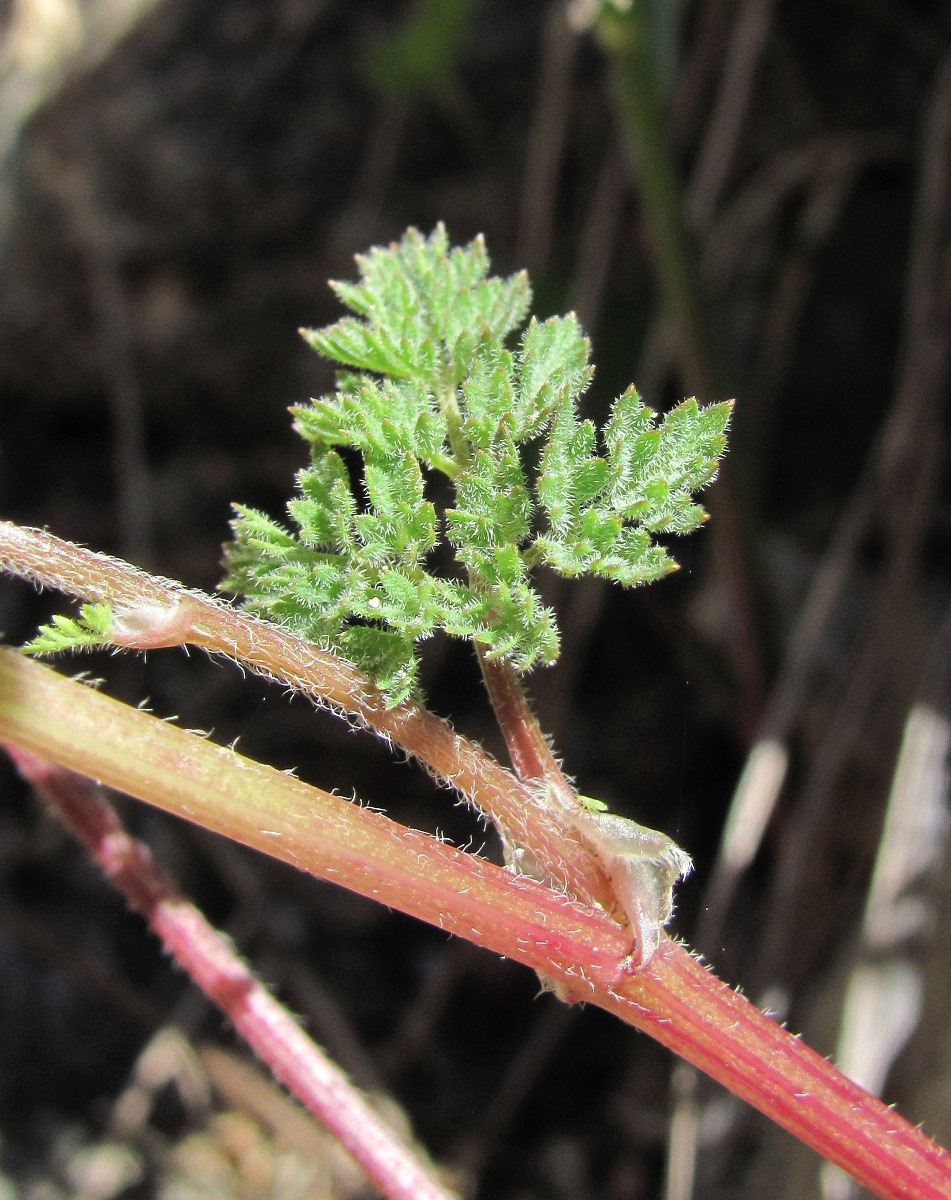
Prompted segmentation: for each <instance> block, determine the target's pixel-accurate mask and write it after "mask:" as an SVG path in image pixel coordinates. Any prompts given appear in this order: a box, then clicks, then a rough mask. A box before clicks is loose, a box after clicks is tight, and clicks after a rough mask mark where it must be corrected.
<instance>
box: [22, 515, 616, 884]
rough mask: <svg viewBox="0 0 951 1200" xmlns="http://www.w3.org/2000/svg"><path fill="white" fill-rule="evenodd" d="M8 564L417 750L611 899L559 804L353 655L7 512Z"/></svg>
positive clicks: (560, 866) (127, 636) (536, 848)
mask: <svg viewBox="0 0 951 1200" xmlns="http://www.w3.org/2000/svg"><path fill="white" fill-rule="evenodd" d="M0 567H4V568H6V569H7V570H8V571H10V572H12V573H14V574H16V575H19V576H21V577H24V578H27V579H30V580H32V581H33V582H34V583H38V584H40V585H42V586H43V587H55V588H59V589H60V590H62V591H65V592H66V593H67V594H69V595H72V596H75V597H78V598H81V599H83V600H97V601H107V602H108V603H109V604H110V605H111V606H112V609H113V612H114V613H115V614H116V618H117V619H116V625H117V629H118V631H119V632H118V636H117V637H116V639H115V640H116V644H118V645H122V646H124V647H127V648H129V649H140V650H148V649H155V648H158V647H160V646H178V645H184V644H186V643H187V644H190V645H195V646H200V647H201V648H202V649H204V650H206V651H208V652H209V653H211V654H223V655H226V656H227V657H228V658H232V659H235V660H236V661H238V662H239V663H240V664H241V665H242V667H246V668H248V669H249V670H251V671H254V672H255V673H257V674H259V675H263V676H264V677H265V678H267V679H276V680H279V681H280V682H281V683H282V684H284V685H285V686H289V687H292V688H294V689H295V690H296V691H300V692H303V693H304V694H305V695H306V696H309V697H310V698H311V699H312V700H314V701H315V702H316V703H318V704H325V705H329V706H330V707H331V708H333V709H334V710H335V711H337V712H339V713H341V714H343V715H345V716H346V717H347V718H348V719H350V720H354V721H356V722H358V723H359V724H361V725H364V726H366V728H368V729H371V730H373V732H374V733H376V734H378V735H379V736H380V737H382V738H384V739H385V740H386V741H388V742H391V743H393V744H395V745H397V746H399V747H401V748H402V749H403V750H405V751H406V753H408V754H410V755H412V756H413V757H415V758H418V759H419V760H420V761H421V762H423V763H425V764H426V766H427V768H428V769H429V770H430V771H432V772H433V773H434V774H435V775H437V776H438V777H439V778H441V779H442V780H444V781H445V782H446V783H447V784H448V785H449V786H450V787H452V788H454V789H455V790H456V791H458V792H460V793H461V794H462V795H463V796H465V797H466V798H467V799H468V800H470V801H471V802H472V803H473V804H475V805H476V806H477V807H478V808H479V809H480V810H481V811H482V812H484V813H486V814H488V815H489V816H491V817H492V818H493V819H494V820H496V821H497V822H498V824H499V825H500V826H501V828H503V829H504V830H505V831H506V833H507V834H508V835H509V836H510V837H511V838H513V840H514V841H515V842H516V843H517V844H518V845H520V846H530V847H531V848H532V851H533V853H534V855H535V857H536V860H537V861H538V862H539V864H541V865H542V866H544V868H545V870H546V872H547V873H548V876H549V877H550V878H551V879H552V880H554V881H556V882H557V886H559V887H562V888H564V889H566V890H567V889H570V891H571V894H572V895H574V896H577V897H578V898H579V899H582V900H585V901H587V902H590V903H593V904H601V905H603V906H604V907H606V908H610V907H612V906H613V903H614V897H613V892H612V889H611V885H610V882H609V880H608V878H607V875H606V874H605V871H604V868H603V866H602V864H601V862H600V860H599V859H598V857H597V855H596V854H595V853H594V852H593V850H592V849H591V847H590V846H589V845H588V844H587V843H586V842H585V841H584V840H583V839H582V838H580V837H579V835H578V831H577V829H576V828H575V827H574V826H573V825H571V824H570V823H569V822H568V821H567V820H565V818H564V817H563V816H562V814H561V813H560V812H559V811H558V810H557V808H553V807H552V806H551V805H545V804H544V803H543V802H542V801H541V800H540V798H539V795H538V792H537V790H536V789H533V788H531V787H527V786H525V785H524V784H523V783H520V782H519V781H518V780H517V779H515V778H513V776H512V774H511V772H509V771H506V770H505V768H504V767H502V766H501V764H500V763H498V762H497V761H496V760H495V759H494V758H493V757H492V756H491V755H490V754H488V753H487V752H486V751H485V750H483V748H482V747H481V746H479V745H477V744H476V743H474V742H472V741H470V740H469V739H468V738H465V737H463V736H462V735H461V734H458V733H456V732H455V730H453V728H452V727H451V726H450V725H449V723H448V722H447V721H444V720H442V719H441V718H439V717H437V716H436V715H435V714H434V713H432V712H430V711H429V710H428V709H426V708H423V707H421V706H420V705H418V704H413V703H405V704H398V705H396V706H395V707H393V708H387V707H386V705H385V703H384V701H383V698H382V696H381V695H380V693H379V691H378V690H377V689H376V688H375V687H374V685H373V683H372V681H371V680H370V679H369V678H368V677H367V676H366V675H365V674H363V672H361V671H359V670H357V668H356V667H354V666H352V665H351V664H350V663H348V662H347V661H346V660H345V659H342V658H339V657H338V656H337V655H335V654H332V653H330V652H329V651H326V650H321V649H319V648H318V647H317V646H315V645H313V644H312V643H310V642H305V641H302V640H301V639H300V638H298V637H295V636H293V635H292V634H290V633H288V632H287V631H286V630H283V629H279V628H278V627H277V626H275V625H271V624H270V623H269V622H267V621H260V620H258V619H257V618H255V617H252V616H250V615H248V614H247V613H244V612H241V611H239V610H237V609H234V608H232V607H231V606H230V605H228V604H225V603H223V602H221V601H218V600H215V599H212V597H210V596H206V595H204V594H203V593H201V592H197V591H187V590H186V589H185V588H183V587H182V586H181V585H180V584H174V583H171V582H169V581H168V580H164V579H158V578H156V577H154V576H151V575H147V574H146V573H145V572H143V571H140V570H138V569H137V568H136V567H133V566H130V564H128V563H124V562H122V561H120V560H119V559H114V558H110V557H108V556H107V555H105V554H97V553H95V552H94V551H92V550H87V549H85V548H84V547H82V546H74V545H73V544H72V543H70V542H67V541H64V540H63V539H62V538H58V537H55V536H54V535H53V534H51V533H46V532H45V531H42V530H37V529H24V528H21V527H20V526H18V525H13V524H11V523H9V522H3V521H0ZM556 769H557V767H556ZM565 786H567V785H565Z"/></svg>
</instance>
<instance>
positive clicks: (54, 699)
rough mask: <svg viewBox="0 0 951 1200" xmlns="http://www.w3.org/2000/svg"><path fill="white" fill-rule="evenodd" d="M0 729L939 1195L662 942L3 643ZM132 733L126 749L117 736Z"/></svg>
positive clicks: (891, 1126) (869, 1120) (821, 1143)
mask: <svg viewBox="0 0 951 1200" xmlns="http://www.w3.org/2000/svg"><path fill="white" fill-rule="evenodd" d="M0 740H2V741H4V742H9V743H12V744H14V745H16V746H19V747H21V748H23V749H26V750H28V751H30V752H31V753H34V754H37V755H41V756H43V757H44V758H48V759H51V760H53V761H55V762H59V763H61V764H62V765H64V766H67V767H70V768H71V769H76V770H79V771H80V772H82V773H83V774H87V775H91V776H95V777H98V778H100V779H101V780H102V781H103V782H105V783H107V784H109V785H110V786H114V787H117V788H119V789H121V790H123V791H126V792H129V793H130V794H132V795H135V796H138V797H140V798H141V799H144V800H146V801H148V802H149V803H151V804H154V805H157V806H158V807H161V808H163V809H165V810H166V811H169V812H172V813H176V814H178V815H180V816H183V817H185V818H186V819H188V820H190V821H193V822H197V823H199V824H201V825H203V826H205V827H207V828H210V829H213V830H217V831H218V832H222V833H225V834H227V835H228V836H231V837H234V838H236V839H237V840H239V841H242V842H244V843H245V844H247V845H251V846H255V847H256V848H258V849H260V850H262V851H263V852H265V853H268V854H271V855H272V856H274V857H277V858H281V859H283V860H284V861H285V862H289V863H292V864H293V865H295V866H297V867H299V868H301V869H303V870H307V871H309V872H311V873H312V874H315V875H318V876H319V877H321V878H324V879H330V880H333V881H336V882H340V883H343V884H344V885H345V886H347V887H349V888H351V889H352V890H355V891H359V892H360V893H362V894H363V895H367V896H372V897H374V898H376V899H378V900H379V901H381V902H382V903H384V904H388V905H391V906H392V907H394V908H398V909H400V910H401V911H404V912H407V913H411V914H413V915H415V916H418V917H420V918H421V919H423V920H426V921H429V922H431V923H433V924H436V925H438V926H439V927H440V928H442V929H446V930H449V931H451V932H454V933H456V934H458V935H459V936H462V937H466V938H468V939H469V940H471V941H474V942H477V943H478V944H480V945H482V946H485V947H486V948H488V949H491V950H494V951H496V952H497V953H500V954H504V955H505V956H506V957H508V958H512V959H515V960H516V961H518V962H522V963H524V964H525V965H527V966H530V967H532V968H533V969H535V970H541V971H542V972H543V973H545V974H548V975H549V976H551V977H552V978H554V979H556V980H558V981H559V983H560V984H561V985H562V987H563V988H564V990H565V992H566V993H567V994H569V995H571V996H573V997H574V998H576V999H584V1000H586V1001H588V1002H590V1003H594V1004H598V1005H599V1006H601V1007H603V1008H605V1009H606V1010H608V1011H611V1012H614V1013H615V1014H616V1015H618V1016H619V1017H621V1018H622V1020H624V1021H627V1022H628V1023H630V1024H631V1025H634V1026H636V1027H637V1028H639V1029H642V1030H644V1031H645V1032H647V1033H649V1034H651V1036H653V1037H655V1038H656V1039H657V1040H658V1041H660V1042H661V1043H662V1044H663V1045H665V1046H668V1047H669V1048H670V1049H672V1050H674V1051H675V1052H676V1053H678V1054H680V1055H682V1056H683V1057H684V1058H686V1059H687V1060H688V1061H690V1062H692V1063H694V1064H695V1065H696V1066H698V1067H700V1068H701V1069H702V1070H704V1071H706V1072H707V1073H708V1074H710V1075H711V1076H712V1077H713V1078H715V1079H717V1080H719V1081H720V1082H721V1083H723V1084H724V1085H725V1086H726V1087H728V1088H730V1089H731V1090H732V1091H734V1092H736V1094H737V1095H739V1096H741V1097H743V1098H744V1099H746V1100H748V1101H749V1102H750V1103H751V1104H753V1105H755V1106H756V1107H757V1108H759V1109H760V1110H761V1111H763V1112H764V1113H766V1114H767V1115H768V1116H770V1117H771V1118H772V1119H773V1120H775V1121H777V1122H778V1123H779V1124H780V1125H782V1126H784V1127H785V1128H786V1129H788V1130H789V1131H790V1132H792V1133H794V1134H795V1135H796V1136H797V1137H799V1138H801V1139H802V1140H803V1141H804V1142H806V1143H807V1144H808V1145H810V1146H812V1147H813V1148H814V1149H816V1150H817V1151H818V1152H819V1153H820V1154H822V1155H824V1156H825V1157H826V1158H828V1159H829V1160H830V1161H832V1162H835V1163H837V1164H838V1165H839V1166H841V1167H843V1168H844V1169H845V1170H846V1171H848V1172H849V1173H850V1174H851V1175H852V1176H853V1177H854V1178H855V1179H856V1180H857V1181H858V1182H859V1183H861V1184H863V1185H864V1186H866V1187H868V1188H869V1189H870V1190H872V1191H873V1192H874V1193H875V1194H876V1195H878V1196H880V1197H882V1200H902V1198H904V1200H907V1198H908V1197H909V1196H914V1197H915V1198H916V1200H944V1198H945V1197H947V1196H948V1195H949V1194H951V1156H949V1155H948V1154H947V1153H946V1152H945V1151H944V1150H942V1149H941V1148H940V1147H939V1146H937V1145H935V1144H934V1143H933V1142H932V1141H930V1140H929V1139H928V1138H927V1137H926V1136H925V1135H924V1134H923V1133H922V1132H921V1131H920V1130H918V1129H915V1128H914V1127H912V1126H910V1125H909V1124H908V1123H907V1122H906V1121H904V1120H903V1119H902V1118H901V1117H899V1116H898V1115H897V1114H896V1113H895V1112H893V1111H891V1110H890V1109H888V1108H887V1107H886V1106H885V1105H883V1104H882V1103H881V1102H880V1101H878V1100H876V1099H875V1098H874V1097H872V1096H870V1095H868V1093H866V1092H864V1091H863V1090H862V1089H861V1088H859V1087H857V1086H856V1085H855V1084H853V1083H851V1082H850V1081H849V1080H847V1079H846V1078H845V1077H844V1076H842V1075H841V1074H840V1073H839V1072H838V1071H836V1070H835V1068H834V1067H833V1066H832V1065H831V1064H830V1063H828V1062H826V1060H825V1059H823V1058H821V1057H820V1056H819V1055H817V1054H815V1053H814V1052H813V1051H811V1050H810V1049H809V1048H808V1047H806V1046H804V1045H803V1044H802V1043H801V1042H799V1041H798V1040H797V1039H796V1038H794V1037H793V1036H792V1035H791V1034H789V1033H788V1032H787V1031H786V1030H784V1029H783V1028H782V1027H781V1026H779V1025H777V1024H776V1023H775V1022H773V1021H771V1020H769V1019H768V1018H767V1017H765V1016H764V1015H763V1014H762V1013H761V1012H759V1011H758V1010H757V1009H756V1008H755V1007H754V1006H753V1005H751V1004H750V1003H749V1001H747V1000H746V999H745V998H744V997H743V996H741V995H740V994H738V993H736V992H733V991H732V990H731V989H730V988H728V987H727V986H726V985H725V984H723V983H721V982H720V981H719V980H718V979H716V977H715V976H714V975H712V974H711V973H710V972H709V971H707V970H706V969H705V968H704V967H703V966H701V964H700V963H699V962H697V961H696V960H695V959H693V958H692V957H691V956H690V954H689V953H688V952H687V951H686V950H685V949H684V948H683V947H682V946H681V945H679V944H677V943H675V942H673V941H671V939H670V938H669V937H667V936H666V935H663V936H662V939H661V944H660V948H659V949H658V951H657V953H656V954H655V955H654V957H653V958H652V959H651V961H650V964H649V965H648V966H647V967H645V968H643V969H640V970H635V969H632V968H631V966H630V964H629V963H627V962H626V961H625V953H626V949H627V943H626V937H625V933H624V930H623V929H622V928H621V927H620V926H618V925H616V924H615V923H614V922H612V921H611V920H609V919H608V918H607V917H606V916H605V915H604V914H603V913H602V912H600V911H599V910H596V909H591V908H586V907H584V906H582V905H580V904H578V903H576V902H573V901H570V900H568V899H567V898H566V897H564V896H562V895H559V894H557V893H555V892H553V891H552V890H551V889H549V888H546V887H543V886H541V885H539V884H536V883H533V882H531V881H529V880H525V879H518V878H515V877H513V876H512V875H510V874H508V873H507V872H505V871H503V870H501V869H500V868H498V867H495V866H493V865H492V864H491V863H488V862H485V861H483V860H481V859H478V858H476V857H474V856H473V855H469V854H464V853H462V852H461V851H458V850H456V849H454V848H453V847H451V846H446V845H443V844H441V843H439V842H437V841H436V840H435V839H433V838H430V837H427V836H426V835H424V834H419V833H414V832H413V831H411V830H407V829H402V828H401V827H400V826H398V825H396V824H395V823H394V822H392V821H390V820H388V819H387V818H386V817H384V816H382V815H381V814H379V813H374V812H371V811H369V810H367V809H365V808H361V807H359V806H358V805H355V804H352V803H349V802H347V801H345V800H343V799H341V798H340V797H338V796H332V795H330V794H328V793H326V792H321V791H319V790H318V789H316V788H311V787H308V786H306V785H305V784H303V783H301V782H300V781H299V780H296V779H293V778H291V777H288V776H287V775H284V774H282V773H280V772H278V771H274V770H273V769H271V768H268V767H264V766H261V765H260V764H257V763H253V762H250V761H249V760H247V759H243V758H241V757H239V756H238V755H237V754H235V753H234V752H233V751H230V750H224V749H221V748H220V747H217V746H214V745H211V744H210V743H208V742H207V741H205V740H203V739H201V738H199V737H196V736H195V735H193V734H189V733H186V732H185V731H183V730H180V729H177V728H175V727H174V726H171V725H168V724H166V723H164V722H162V721H160V720H158V719H157V718H155V717H152V716H150V715H149V714H147V713H144V712H142V711H140V710H138V709H132V708H129V707H128V706H125V705H122V704H119V703H118V702H117V701H114V700H111V699H110V698H108V697H107V696H103V695H101V694H99V693H97V692H94V691H92V690H90V689H89V688H88V687H84V686H83V685H82V684H79V683H76V682H74V681H71V680H67V679H64V678H62V677H61V676H59V675H57V674H56V673H55V672H53V671H50V670H49V669H48V668H46V667H43V666H41V665H39V664H37V663H33V662H29V661H27V660H24V659H23V658H22V656H20V655H17V654H14V653H11V652H9V651H8V652H3V653H0ZM130 745H134V746H135V748H136V752H135V754H134V755H131V754H129V753H128V749H127V748H128V747H129V746H130Z"/></svg>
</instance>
